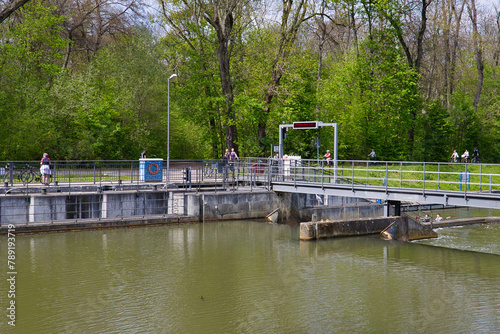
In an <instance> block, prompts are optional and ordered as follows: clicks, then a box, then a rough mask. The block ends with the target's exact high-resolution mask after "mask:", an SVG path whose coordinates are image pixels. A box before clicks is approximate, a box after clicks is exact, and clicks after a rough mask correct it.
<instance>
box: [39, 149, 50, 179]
mask: <svg viewBox="0 0 500 334" xmlns="http://www.w3.org/2000/svg"><path fill="white" fill-rule="evenodd" d="M50 165H51V162H50V159H49V154H48V153H44V154H43V157H42V160H40V174H42V183H43V184H45V185H46V186H48V185H49V180H50Z"/></svg>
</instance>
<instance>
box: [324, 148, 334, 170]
mask: <svg viewBox="0 0 500 334" xmlns="http://www.w3.org/2000/svg"><path fill="white" fill-rule="evenodd" d="M323 158H325V159H326V165H327V166H329V165H330V160H332V155H331V154H330V150H326V154H325V155H324V156H323Z"/></svg>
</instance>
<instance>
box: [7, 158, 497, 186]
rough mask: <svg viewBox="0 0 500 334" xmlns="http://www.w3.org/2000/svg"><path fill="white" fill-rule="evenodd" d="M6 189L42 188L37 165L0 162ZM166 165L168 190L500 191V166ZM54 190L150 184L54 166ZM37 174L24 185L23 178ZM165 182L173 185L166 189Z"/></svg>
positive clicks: (115, 171)
mask: <svg viewBox="0 0 500 334" xmlns="http://www.w3.org/2000/svg"><path fill="white" fill-rule="evenodd" d="M0 166H2V167H0V177H1V178H2V180H3V184H4V187H9V186H10V187H15V186H24V187H34V186H40V185H41V177H40V175H39V162H34V161H9V162H3V163H0ZM166 170H167V168H166V165H165V164H163V168H162V176H161V178H160V179H159V180H158V181H155V182H152V183H150V184H158V183H159V184H162V185H164V186H168V187H174V188H179V187H184V188H191V189H193V188H199V187H210V186H211V187H214V190H217V189H219V188H220V187H223V188H225V189H236V188H237V187H239V186H241V185H245V186H250V187H254V186H255V187H266V188H271V186H272V182H275V181H280V182H314V183H321V184H324V183H343V184H357V185H366V186H382V187H398V188H411V189H423V190H426V189H436V190H445V191H448V190H449V191H462V192H467V191H475V192H478V191H479V192H484V191H487V192H493V191H495V190H499V189H500V165H498V164H465V163H435V162H403V161H397V162H396V161H377V162H373V161H365V160H339V161H337V162H336V163H335V162H334V161H332V160H330V162H329V164H327V162H326V161H324V160H317V159H300V158H297V157H294V158H292V159H266V158H252V157H250V158H242V159H240V160H238V161H235V162H228V163H224V162H223V161H222V160H173V161H171V162H170V167H169V174H170V175H168V176H167V175H166ZM51 172H52V176H51V179H50V182H51V184H52V185H66V186H70V187H71V186H72V185H84V184H99V185H100V184H148V183H149V182H147V180H144V179H143V178H142V177H141V167H140V162H139V161H138V160H130V161H53V162H52V165H51ZM26 173H33V178H31V179H30V181H29V182H26V178H25V177H24V175H26ZM167 180H168V182H169V184H168V185H167V184H166V183H167Z"/></svg>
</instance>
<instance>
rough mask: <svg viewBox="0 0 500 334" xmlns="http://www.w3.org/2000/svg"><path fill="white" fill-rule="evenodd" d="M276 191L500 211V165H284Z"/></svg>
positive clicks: (277, 170)
mask: <svg viewBox="0 0 500 334" xmlns="http://www.w3.org/2000/svg"><path fill="white" fill-rule="evenodd" d="M274 171H275V173H274V174H273V173H272V172H273V171H271V175H273V176H272V181H271V186H272V189H273V190H275V191H280V192H297V193H309V194H317V195H332V196H346V197H359V198H365V199H377V200H381V201H384V202H388V203H394V204H397V203H399V202H417V203H420V204H442V205H453V206H472V207H482V208H493V209H498V208H500V174H499V173H500V165H496V164H464V163H429V162H426V163H422V162H393V161H385V162H384V161H381V162H375V163H374V162H369V161H338V163H337V164H335V165H334V164H332V163H330V165H325V164H324V163H323V162H321V161H320V163H319V164H318V163H316V164H315V163H314V161H304V160H293V161H290V162H281V161H280V162H279V164H278V168H275V169H274Z"/></svg>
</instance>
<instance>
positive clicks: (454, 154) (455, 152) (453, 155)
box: [450, 150, 458, 162]
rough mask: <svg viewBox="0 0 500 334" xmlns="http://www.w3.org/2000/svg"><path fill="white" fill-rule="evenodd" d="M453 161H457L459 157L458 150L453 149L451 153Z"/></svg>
mask: <svg viewBox="0 0 500 334" xmlns="http://www.w3.org/2000/svg"><path fill="white" fill-rule="evenodd" d="M450 159H451V162H457V159H458V153H457V151H456V150H453V153H452V154H451V157H450Z"/></svg>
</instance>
